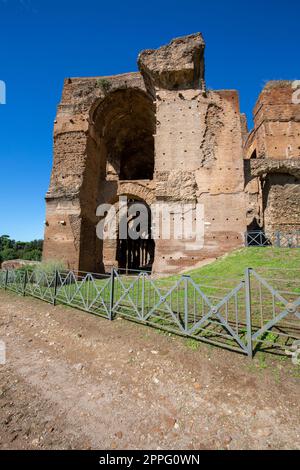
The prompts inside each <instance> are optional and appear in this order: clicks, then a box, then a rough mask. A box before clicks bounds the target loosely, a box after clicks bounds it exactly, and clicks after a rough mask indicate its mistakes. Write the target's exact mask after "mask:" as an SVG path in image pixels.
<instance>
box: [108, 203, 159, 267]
mask: <svg viewBox="0 0 300 470" xmlns="http://www.w3.org/2000/svg"><path fill="white" fill-rule="evenodd" d="M134 203H139V204H142V205H143V206H144V208H145V212H147V214H148V215H147V220H148V222H147V227H146V230H144V231H143V232H141V234H140V236H139V237H138V238H137V239H132V238H131V237H130V236H127V238H126V239H120V237H118V241H117V257H116V258H117V261H118V266H119V268H120V269H122V270H125V271H126V272H129V271H151V270H152V265H153V261H154V252H155V242H154V240H153V238H152V234H151V223H152V221H151V209H150V207H149V206H148V205H147V204H146V203H145V202H144V201H141V200H136V199H129V200H128V211H129V210H130V207H131V206H132V205H133V204H134ZM139 215H140V214H139V212H137V213H136V216H135V217H130V216H129V214H128V213H127V219H126V223H127V225H128V224H130V223H132V222H133V221H134V219H135V218H136V217H138V216H139ZM139 231H140V226H139V225H137V232H139ZM127 232H129V230H128V227H127Z"/></svg>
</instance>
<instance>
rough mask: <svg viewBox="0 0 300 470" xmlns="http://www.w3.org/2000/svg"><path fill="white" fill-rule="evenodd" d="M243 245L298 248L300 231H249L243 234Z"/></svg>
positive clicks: (299, 245) (299, 246)
mask: <svg viewBox="0 0 300 470" xmlns="http://www.w3.org/2000/svg"><path fill="white" fill-rule="evenodd" d="M245 246H261V247H264V246H277V247H279V248H300V231H292V232H280V231H275V232H269V233H268V232H264V231H263V230H253V231H249V232H246V234H245Z"/></svg>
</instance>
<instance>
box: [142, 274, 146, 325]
mask: <svg viewBox="0 0 300 470" xmlns="http://www.w3.org/2000/svg"><path fill="white" fill-rule="evenodd" d="M145 277H146V274H145V273H142V319H144V315H145Z"/></svg>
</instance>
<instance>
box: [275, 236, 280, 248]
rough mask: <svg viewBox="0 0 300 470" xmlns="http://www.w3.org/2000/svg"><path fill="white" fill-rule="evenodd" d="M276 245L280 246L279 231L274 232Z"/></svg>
mask: <svg viewBox="0 0 300 470" xmlns="http://www.w3.org/2000/svg"><path fill="white" fill-rule="evenodd" d="M276 245H277V246H278V247H279V248H280V246H281V240H280V232H276Z"/></svg>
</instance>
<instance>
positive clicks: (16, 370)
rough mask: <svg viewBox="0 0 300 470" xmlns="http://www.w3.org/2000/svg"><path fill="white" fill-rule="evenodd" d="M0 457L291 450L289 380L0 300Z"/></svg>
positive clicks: (88, 319)
mask: <svg viewBox="0 0 300 470" xmlns="http://www.w3.org/2000/svg"><path fill="white" fill-rule="evenodd" d="M0 340H3V341H5V343H6V350H7V362H6V365H0V423H1V426H0V448H1V449H197V450H199V449H300V423H299V417H300V406H299V405H300V404H299V390H300V388H299V386H300V380H299V372H298V371H297V370H296V368H295V366H292V364H291V361H290V359H286V360H279V359H278V358H273V356H271V355H269V356H268V357H267V359H266V361H264V358H263V356H258V357H257V358H256V359H255V360H254V361H250V360H249V359H248V358H247V357H244V356H241V355H238V354H236V353H232V352H228V351H223V350H221V349H218V348H215V347H212V346H208V345H205V344H200V345H199V347H197V346H198V343H195V342H191V341H189V340H186V339H183V338H179V337H175V336H169V335H166V334H162V333H160V332H158V331H156V330H153V329H151V328H149V327H145V326H142V325H138V324H135V323H131V322H129V321H126V320H122V319H119V320H116V321H114V322H109V321H108V320H104V319H101V318H97V317H95V316H93V315H89V314H87V313H85V312H81V311H78V310H75V309H72V308H68V307H64V306H57V307H53V306H52V305H48V304H46V303H44V302H42V301H39V300H36V299H32V298H28V297H26V298H23V297H18V296H17V295H15V294H13V293H10V292H4V291H0Z"/></svg>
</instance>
